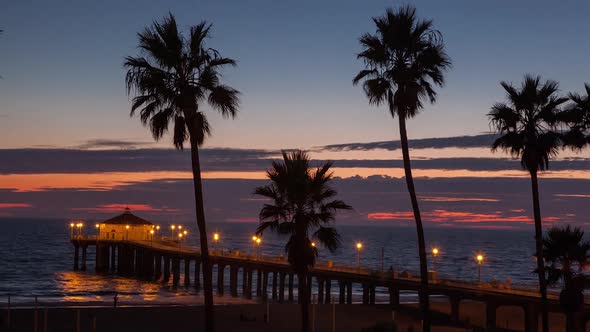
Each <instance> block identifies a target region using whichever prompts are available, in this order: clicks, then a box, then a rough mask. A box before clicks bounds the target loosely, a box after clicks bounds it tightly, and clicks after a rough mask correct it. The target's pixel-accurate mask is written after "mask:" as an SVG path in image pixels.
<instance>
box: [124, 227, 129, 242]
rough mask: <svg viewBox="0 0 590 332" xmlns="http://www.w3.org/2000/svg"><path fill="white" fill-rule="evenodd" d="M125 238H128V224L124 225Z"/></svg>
mask: <svg viewBox="0 0 590 332" xmlns="http://www.w3.org/2000/svg"><path fill="white" fill-rule="evenodd" d="M125 240H129V225H125Z"/></svg>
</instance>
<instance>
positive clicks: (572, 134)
mask: <svg viewBox="0 0 590 332" xmlns="http://www.w3.org/2000/svg"><path fill="white" fill-rule="evenodd" d="M584 88H585V90H586V96H582V95H580V94H578V93H570V94H569V98H570V99H571V101H573V105H572V107H571V108H568V109H566V110H563V111H561V112H559V114H558V121H559V122H561V123H562V124H564V125H565V131H564V134H563V142H564V144H565V146H566V147H570V148H572V149H573V150H578V151H579V150H582V149H583V148H584V147H585V146H590V84H588V83H586V84H584Z"/></svg>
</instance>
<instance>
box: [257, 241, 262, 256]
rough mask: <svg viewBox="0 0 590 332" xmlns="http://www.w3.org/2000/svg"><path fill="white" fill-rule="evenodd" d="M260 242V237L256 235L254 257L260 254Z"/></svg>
mask: <svg viewBox="0 0 590 332" xmlns="http://www.w3.org/2000/svg"><path fill="white" fill-rule="evenodd" d="M261 242H262V239H261V238H259V237H257V238H256V259H259V256H260V243H261Z"/></svg>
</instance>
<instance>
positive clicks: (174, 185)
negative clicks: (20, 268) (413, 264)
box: [0, 1, 590, 230]
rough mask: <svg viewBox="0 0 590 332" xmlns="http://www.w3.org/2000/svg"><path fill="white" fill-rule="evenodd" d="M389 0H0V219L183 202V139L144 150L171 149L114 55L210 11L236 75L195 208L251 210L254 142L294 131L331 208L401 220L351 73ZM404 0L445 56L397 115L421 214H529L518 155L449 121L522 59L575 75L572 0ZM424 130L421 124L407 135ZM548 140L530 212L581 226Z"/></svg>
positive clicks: (389, 124)
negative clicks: (319, 166)
mask: <svg viewBox="0 0 590 332" xmlns="http://www.w3.org/2000/svg"><path fill="white" fill-rule="evenodd" d="M406 3H407V2H394V1H354V2H353V1H289V2H286V1H159V2H150V1H141V2H140V1H100V2H98V1H93V2H91V1H3V2H0V29H2V30H4V33H3V35H2V36H0V75H1V76H2V79H0V218H1V217H67V218H89V219H101V218H106V217H108V216H110V215H112V214H114V213H116V212H118V211H119V210H121V209H122V208H123V207H124V206H127V205H128V206H132V207H134V209H135V210H136V211H138V212H139V213H140V214H145V215H147V216H149V217H152V218H156V219H167V218H170V216H171V215H173V216H175V218H184V219H187V220H190V219H192V218H193V216H194V212H193V196H192V189H191V188H192V186H191V185H190V177H191V173H190V171H189V163H188V159H187V158H188V155H187V153H186V152H184V153H182V152H177V151H172V150H163V149H154V148H161V147H169V148H171V144H170V139H169V138H168V137H166V138H164V139H163V140H162V142H160V143H158V144H152V143H151V142H152V138H151V136H150V134H149V131H148V130H146V129H145V128H143V127H142V126H141V124H140V122H139V120H138V119H137V118H130V117H129V107H130V106H129V99H128V97H127V96H126V93H125V88H124V76H125V72H124V70H123V67H122V63H123V58H124V57H125V56H127V55H136V54H137V53H138V50H137V48H136V45H137V36H136V34H137V32H139V31H141V30H142V29H143V28H144V27H145V26H147V25H149V24H151V22H152V20H159V19H161V18H162V17H163V16H164V15H167V13H168V12H172V13H174V14H175V15H176V16H177V21H178V22H179V24H180V26H181V27H182V28H184V29H185V30H188V27H189V26H190V25H194V24H197V23H199V22H200V21H201V20H208V21H210V22H212V23H213V24H214V31H213V39H212V40H210V44H209V45H210V46H211V47H214V48H217V49H218V50H219V51H220V52H221V53H222V54H223V55H224V56H228V57H232V58H234V59H236V60H237V61H238V64H239V67H238V68H237V69H230V70H228V71H227V72H225V73H224V74H225V82H226V83H228V84H230V85H231V86H233V87H235V88H237V89H238V90H240V91H241V92H242V95H241V99H242V105H241V108H240V113H239V116H238V117H237V119H235V120H223V119H222V118H221V117H220V116H218V115H216V114H214V113H210V115H209V120H210V122H211V123H212V126H213V128H214V129H213V134H214V136H213V137H212V138H211V139H210V140H209V141H208V142H207V147H222V148H224V149H205V150H202V152H203V155H202V157H203V158H202V160H203V175H204V178H205V179H206V180H205V187H206V189H207V194H206V199H205V203H206V210H207V214H208V216H210V220H214V221H235V222H238V221H248V222H254V221H256V217H257V211H258V210H259V208H260V205H261V203H260V202H259V201H255V200H252V195H251V193H252V190H253V188H254V187H255V186H258V185H261V184H263V183H265V181H266V180H265V179H264V169H265V168H266V167H268V165H269V163H270V161H269V159H270V158H274V157H277V156H278V154H277V152H278V151H277V150H278V149H279V148H304V149H309V148H312V149H311V150H312V158H314V159H319V160H321V159H335V160H336V164H335V165H336V168H337V169H336V175H337V176H339V177H341V179H339V180H338V181H337V189H338V190H339V191H340V192H341V194H342V196H343V197H344V198H345V199H346V200H347V202H348V203H350V204H351V205H352V206H353V207H355V212H354V213H353V214H352V215H349V216H348V217H346V218H345V220H344V222H345V223H346V222H349V223H356V222H373V223H383V224H385V225H392V224H393V225H395V224H400V223H401V224H404V225H408V224H409V223H410V222H411V217H408V216H409V215H410V214H411V212H410V208H409V206H410V205H409V199H408V196H407V192H406V189H405V184H404V182H403V181H402V176H403V169H402V168H401V162H400V159H401V153H400V151H399V144H398V143H395V142H394V143H385V144H383V143H375V142H379V141H392V140H397V139H398V138H399V135H398V128H397V123H396V121H394V120H392V119H391V117H390V116H389V114H388V112H387V111H385V110H384V109H376V108H374V107H370V106H368V103H367V100H366V98H365V96H364V95H363V93H362V91H361V88H360V87H358V86H357V87H355V86H352V83H351V81H352V77H353V76H354V75H355V74H356V73H357V72H358V70H360V69H361V68H362V63H360V62H359V61H358V60H356V56H355V55H356V53H357V52H358V51H359V45H358V37H359V36H360V35H361V34H362V33H364V32H373V31H374V26H373V23H372V21H371V17H373V16H378V15H382V14H383V13H384V12H385V8H387V7H389V6H398V5H401V4H406ZM412 3H413V4H415V5H416V7H417V9H418V15H419V16H420V17H422V18H431V19H433V20H434V24H435V27H436V28H438V29H439V30H440V31H441V32H442V33H443V35H444V41H445V44H446V48H447V53H448V54H449V56H450V57H451V58H452V60H453V68H452V69H451V70H450V71H449V72H448V73H447V85H446V86H445V87H444V88H443V89H440V90H439V101H438V103H437V104H435V105H428V106H427V107H426V109H425V110H424V112H423V113H422V114H420V115H419V116H418V117H417V118H415V119H412V121H411V122H410V123H409V132H410V135H409V136H410V138H411V139H412V140H411V142H410V146H413V147H414V149H412V157H413V158H414V163H413V166H414V174H415V176H416V187H417V190H418V194H419V199H420V201H421V204H422V206H423V212H424V216H425V221H426V222H428V223H429V225H438V226H441V227H443V226H445V227H453V226H459V227H474V226H475V227H492V228H493V227H496V228H497V227H500V228H508V229H512V228H523V227H524V228H526V229H530V230H532V227H531V216H532V212H531V211H532V203H531V199H530V183H529V180H528V178H527V174H526V172H523V171H522V170H520V166H519V164H518V162H517V161H510V160H505V159H502V158H503V157H505V156H503V155H502V154H499V153H498V154H492V153H491V152H490V150H489V146H490V144H491V142H492V139H493V137H492V136H490V135H481V136H477V137H468V138H465V137H451V136H462V135H477V134H481V133H485V132H487V131H488V130H489V127H488V120H487V117H486V113H487V112H488V111H489V109H490V106H491V105H492V104H493V103H495V102H498V101H503V99H504V92H503V91H502V89H501V87H500V85H499V82H500V81H501V80H506V81H511V82H513V83H515V84H519V83H520V81H521V79H522V77H523V75H524V74H525V73H534V74H539V75H542V76H543V77H544V78H550V79H555V80H558V81H559V82H560V83H561V88H562V90H563V92H564V93H566V92H569V91H580V90H581V89H582V88H583V83H584V82H590V66H589V65H588V54H590V44H589V43H588V42H587V35H588V31H590V20H588V19H587V13H588V12H590V2H582V1H578V2H568V1H559V2H557V1H415V2H412ZM429 137H438V138H439V139H434V140H422V141H418V140H417V139H419V138H429ZM441 137H442V138H441ZM444 137H451V138H444ZM346 143H353V144H346ZM412 144H415V145H412ZM327 145H331V146H329V147H328V146H327ZM333 145H336V146H333ZM29 148H36V149H29ZM56 148H68V149H65V150H64V149H56ZM93 150H100V151H93ZM129 150H134V151H129ZM560 157H562V159H561V160H559V161H557V162H552V164H551V169H552V171H551V172H548V173H545V174H543V175H542V176H541V178H542V180H541V192H542V196H541V197H542V207H543V215H544V216H545V222H546V223H548V224H551V223H556V222H574V223H577V224H578V225H582V226H585V227H590V220H588V216H589V215H590V210H589V208H590V205H589V204H587V203H586V202H587V201H588V200H589V199H590V195H588V193H587V188H588V182H589V181H590V180H589V179H590V175H589V174H590V173H589V172H590V166H589V165H590V159H589V158H588V154H587V150H586V151H584V152H583V153H581V154H574V153H572V152H567V153H565V152H564V153H561V155H560ZM569 157H579V159H576V160H566V159H563V158H569ZM391 159H394V160H393V161H392V160H391Z"/></svg>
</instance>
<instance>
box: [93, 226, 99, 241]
mask: <svg viewBox="0 0 590 332" xmlns="http://www.w3.org/2000/svg"><path fill="white" fill-rule="evenodd" d="M94 227H96V239H97V240H98V238H99V237H100V225H99V224H96V225H94Z"/></svg>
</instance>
